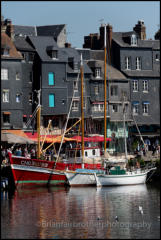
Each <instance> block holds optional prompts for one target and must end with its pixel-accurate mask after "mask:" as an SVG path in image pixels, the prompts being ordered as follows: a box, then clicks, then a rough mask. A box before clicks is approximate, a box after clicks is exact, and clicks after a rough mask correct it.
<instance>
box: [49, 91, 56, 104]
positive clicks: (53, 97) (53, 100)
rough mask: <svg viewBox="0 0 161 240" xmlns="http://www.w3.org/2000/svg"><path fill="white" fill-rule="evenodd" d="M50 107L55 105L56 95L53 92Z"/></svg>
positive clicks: (50, 96)
mask: <svg viewBox="0 0 161 240" xmlns="http://www.w3.org/2000/svg"><path fill="white" fill-rule="evenodd" d="M49 107H55V95H54V94H53V93H51V94H49Z"/></svg>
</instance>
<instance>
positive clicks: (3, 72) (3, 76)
mask: <svg viewBox="0 0 161 240" xmlns="http://www.w3.org/2000/svg"><path fill="white" fill-rule="evenodd" d="M1 79H2V80H8V69H5V68H2V69H1Z"/></svg>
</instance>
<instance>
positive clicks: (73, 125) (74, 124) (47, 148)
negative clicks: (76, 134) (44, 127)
mask: <svg viewBox="0 0 161 240" xmlns="http://www.w3.org/2000/svg"><path fill="white" fill-rule="evenodd" d="M80 121H81V119H79V120H78V121H77V122H76V123H74V125H73V126H72V127H70V128H68V129H67V130H66V131H65V134H66V133H67V132H69V131H70V130H71V129H72V128H73V127H74V126H76V125H77V124H78V123H79V122H80ZM58 137H59V136H58ZM58 137H56V138H55V139H57V138H58ZM61 137H63V135H61ZM54 143H55V142H53V143H51V144H50V145H49V146H47V147H46V148H45V149H44V150H43V152H45V151H46V150H47V149H48V148H49V147H51V146H52V145H53V144H54Z"/></svg>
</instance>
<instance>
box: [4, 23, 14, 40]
mask: <svg viewBox="0 0 161 240" xmlns="http://www.w3.org/2000/svg"><path fill="white" fill-rule="evenodd" d="M5 25H6V34H7V35H8V36H9V37H10V38H11V39H12V40H13V39H14V29H13V25H12V21H11V20H10V19H6V20H5Z"/></svg>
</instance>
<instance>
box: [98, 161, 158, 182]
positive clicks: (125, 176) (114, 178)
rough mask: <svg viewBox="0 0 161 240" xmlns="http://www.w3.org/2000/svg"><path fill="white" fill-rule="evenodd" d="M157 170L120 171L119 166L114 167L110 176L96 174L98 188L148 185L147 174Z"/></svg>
mask: <svg viewBox="0 0 161 240" xmlns="http://www.w3.org/2000/svg"><path fill="white" fill-rule="evenodd" d="M153 170H156V168H150V169H147V170H141V169H137V170H135V171H126V170H125V169H120V167H119V166H116V167H114V168H113V169H111V170H110V171H109V173H108V174H105V173H104V174H97V173H95V174H94V175H95V179H96V184H97V187H102V186H121V185H137V184H144V183H146V179H147V174H148V173H149V172H151V171H153Z"/></svg>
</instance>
